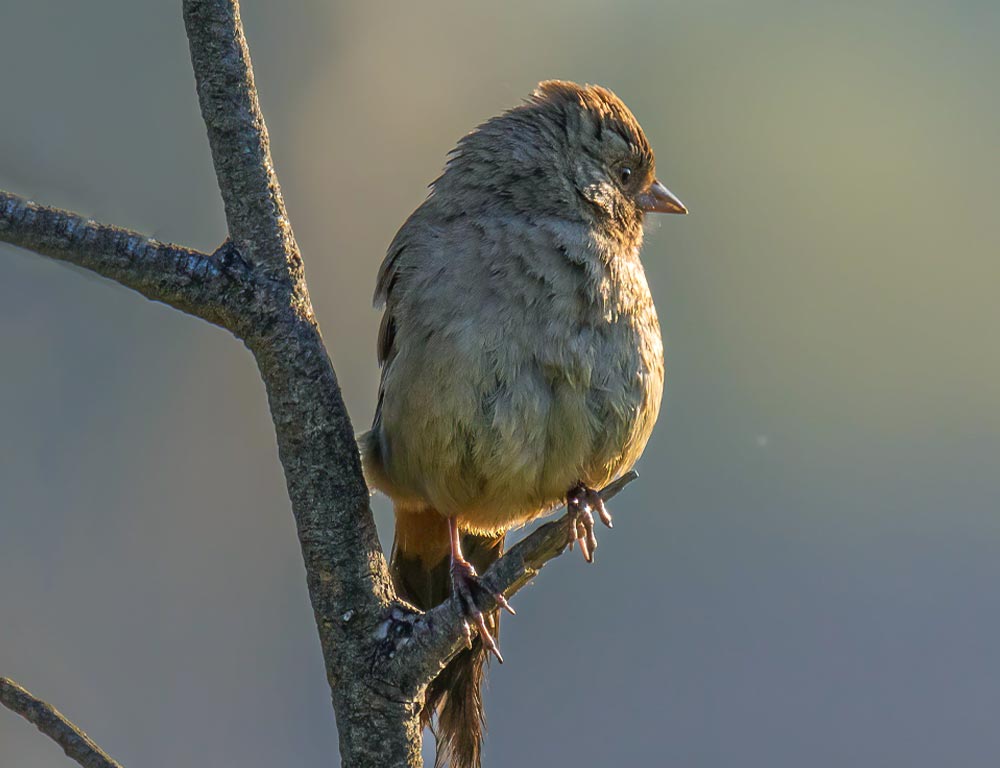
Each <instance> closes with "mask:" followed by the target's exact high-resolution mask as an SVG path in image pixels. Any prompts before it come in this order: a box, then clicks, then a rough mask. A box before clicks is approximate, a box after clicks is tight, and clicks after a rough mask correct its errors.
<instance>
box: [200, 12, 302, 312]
mask: <svg viewBox="0 0 1000 768" xmlns="http://www.w3.org/2000/svg"><path fill="white" fill-rule="evenodd" d="M184 25H185V28H186V29H187V36H188V43H189V45H190V48H191V64H192V66H193V68H194V77H195V83H196V85H197V88H198V101H199V103H200V105H201V116H202V118H203V119H204V121H205V127H206V128H207V129H208V143H209V146H210V147H211V150H212V161H213V162H214V164H215V174H216V176H217V178H218V181H219V191H220V192H221V193H222V202H223V204H224V205H225V209H226V222H227V223H228V225H229V236H230V238H231V239H232V240H233V242H234V243H236V246H237V247H238V248H239V250H240V253H242V254H243V256H244V257H245V258H246V259H247V260H248V261H249V262H250V263H251V264H253V265H255V266H258V267H261V268H263V270H264V272H265V274H266V276H267V277H268V278H270V279H271V280H275V281H279V282H285V283H287V284H289V285H292V286H293V288H298V287H299V286H301V287H302V288H304V287H305V282H304V277H303V273H302V259H301V257H300V255H299V249H298V245H296V243H295V236H294V235H293V234H292V227H291V225H290V224H289V221H288V214H287V213H286V212H285V202H284V200H283V199H282V196H281V187H280V186H279V185H278V177H277V174H276V173H275V170H274V164H273V163H272V161H271V149H270V140H269V139H268V135H267V126H266V125H265V124H264V116H263V115H262V114H261V111H260V103H259V101H258V99H257V88H256V86H255V85H254V79H253V65H252V64H251V62H250V49H249V48H248V47H247V41H246V37H245V36H244V34H243V22H242V21H241V19H240V7H239V2H238V1H237V0H184ZM301 298H304V302H302V303H301V304H300V306H299V307H298V308H299V310H300V311H302V313H303V316H309V317H311V315H312V307H311V306H310V305H309V300H308V296H304V297H301Z"/></svg>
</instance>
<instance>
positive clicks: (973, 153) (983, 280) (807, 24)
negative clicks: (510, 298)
mask: <svg viewBox="0 0 1000 768" xmlns="http://www.w3.org/2000/svg"><path fill="white" fill-rule="evenodd" d="M179 11H180V9H179V3H177V2H163V1H162V0H156V1H155V2H154V1H153V0H144V1H143V2H137V0H114V1H113V2H112V1H110V0H106V1H105V2H100V3H70V2H56V1H55V0H47V1H46V0H7V1H6V2H5V3H4V7H3V13H2V19H0V72H2V81H0V82H2V94H3V95H2V97H0V187H2V188H6V189H10V190H12V191H15V192H18V193H21V194H25V195H29V196H34V197H36V198H37V199H38V200H40V201H42V202H47V203H50V204H55V205H61V206H65V207H69V208H73V209H77V210H80V211H82V212H84V213H86V214H89V215H93V216H95V217H97V218H99V219H102V220H106V221H109V222H113V223H117V224H121V225H125V226H130V227H133V228H136V229H139V230H143V231H146V232H149V233H151V234H154V235H155V236H157V237H159V238H162V239H169V240H175V241H179V242H183V243H188V244H191V245H194V246H197V247H201V248H204V249H211V248H213V247H214V246H215V245H217V244H218V242H219V241H220V240H221V239H222V238H223V236H224V227H223V219H222V211H221V204H220V202H219V198H218V194H217V190H216V188H215V180H214V177H213V174H212V170H211V163H210V159H209V154H208V150H207V145H206V141H205V137H204V132H203V128H202V125H201V123H200V119H199V115H198V111H197V104H196V100H195V95H194V88H193V82H192V77H191V73H190V68H189V63H188V58H187V57H188V54H187V43H186V40H185V38H184V34H183V28H182V24H181V20H180V13H179ZM244 19H245V22H246V27H247V34H248V36H249V39H250V42H251V45H252V50H253V55H254V62H255V65H256V70H257V83H258V86H259V87H260V91H261V98H262V101H263V106H264V110H265V114H266V116H267V119H268V123H269V126H270V130H271V136H272V141H273V150H274V156H275V159H276V162H277V166H278V169H279V171H280V173H281V179H282V182H283V185H284V191H285V196H286V200H287V202H288V206H289V210H290V213H291V217H292V221H293V223H294V226H295V230H296V233H297V235H298V238H299V242H300V244H301V246H302V249H303V252H304V253H305V255H306V259H307V268H308V273H309V278H310V286H311V289H312V295H313V300H314V302H315V304H316V309H317V312H318V314H319V317H320V320H321V322H322V324H323V329H324V332H325V335H326V339H327V341H328V342H329V345H330V348H331V350H332V354H333V358H334V361H335V363H336V365H337V368H338V371H339V373H340V376H341V381H342V384H343V386H344V390H345V394H346V397H347V401H348V404H349V406H350V408H351V412H352V414H353V416H354V419H355V425H356V426H357V427H358V428H362V427H364V426H365V424H366V422H367V420H368V419H369V416H370V413H371V411H372V407H373V398H374V394H375V382H376V378H377V372H376V367H375V362H374V353H373V346H374V335H375V329H376V324H377V315H376V314H375V313H374V312H373V311H372V310H371V309H370V307H369V295H370V289H371V286H372V283H373V278H374V274H375V270H376V268H377V265H378V262H379V260H380V258H381V255H382V252H383V250H384V248H385V246H386V244H387V243H388V242H389V240H390V239H391V237H392V235H393V234H394V232H395V229H396V227H397V226H398V224H399V223H400V222H401V221H402V220H403V219H404V217H405V216H406V215H407V214H408V213H409V211H410V210H412V209H413V208H414V207H415V206H416V205H417V204H418V203H419V202H420V200H421V199H422V197H423V195H424V187H425V184H426V183H427V182H428V181H430V180H431V179H432V178H434V176H435V175H436V174H437V172H438V170H439V169H440V167H441V165H442V162H443V158H444V154H445V152H446V151H447V150H448V149H449V148H450V147H451V146H452V144H453V143H454V141H455V140H456V139H457V138H458V137H459V136H460V135H461V134H462V133H463V132H465V131H466V130H468V129H469V128H471V127H472V126H474V125H475V124H476V123H478V122H479V121H481V120H483V119H485V118H487V117H488V116H490V115H491V114H493V113H495V112H497V111H499V110H501V109H504V108H506V107H508V106H510V105H512V104H515V103H517V102H518V100H519V99H520V98H521V97H523V96H524V95H525V94H526V93H527V92H528V91H529V90H530V89H531V87H532V86H533V84H534V83H535V82H536V81H538V80H540V79H543V78H550V77H562V78H570V79H575V80H580V81H592V82H600V83H602V84H605V85H608V86H610V87H612V88H614V89H616V90H617V91H618V93H619V94H620V95H621V96H622V97H623V98H624V99H625V100H626V101H627V103H628V104H629V105H631V106H632V108H633V109H634V110H635V112H636V113H637V115H638V116H639V118H640V120H641V121H642V123H643V125H644V126H645V128H646V131H647V133H648V135H649V137H650V139H651V141H652V143H653V145H654V147H655V148H656V150H657V153H658V157H659V166H660V172H661V176H662V178H663V179H664V180H665V181H666V182H667V184H668V185H669V186H670V187H671V188H672V189H673V190H674V191H675V192H677V193H678V194H679V195H680V196H681V198H682V199H683V200H684V201H685V202H686V203H687V204H688V206H689V207H690V208H691V211H692V214H691V215H690V216H689V217H687V218H686V219H682V218H678V217H671V218H668V219H666V220H663V221H658V222H657V223H655V224H654V226H653V228H652V232H651V236H650V237H649V239H648V245H647V247H646V250H645V253H644V259H645V263H646V265H647V270H648V274H649V278H650V282H651V284H652V288H653V293H654V296H655V298H656V301H657V305H658V307H659V309H660V314H661V317H662V321H663V325H664V328H665V331H666V344H667V351H668V386H667V395H666V408H665V411H664V415H663V417H662V418H661V420H660V423H659V426H658V428H657V431H656V433H655V435H654V436H653V439H652V441H651V443H650V445H649V448H648V450H647V452H646V455H645V457H644V459H643V461H642V464H641V466H640V469H641V470H642V471H643V475H644V477H643V480H642V481H641V482H640V483H637V484H636V485H635V486H633V487H632V488H630V489H629V491H628V492H627V493H626V494H625V496H624V497H622V498H621V500H620V501H618V502H616V504H615V511H616V512H617V518H618V520H619V521H620V522H619V525H618V526H617V527H616V528H615V530H614V532H613V533H608V532H606V533H605V534H604V535H603V537H602V543H601V549H600V552H599V556H598V563H597V565H596V566H595V567H585V566H584V564H583V563H582V562H580V561H579V560H578V558H576V557H573V558H564V559H562V560H559V561H557V562H556V563H554V564H553V565H552V566H551V567H550V568H549V569H548V570H547V571H546V573H545V574H544V576H543V577H542V578H541V579H540V581H539V583H538V584H536V585H535V586H534V587H532V588H530V589H528V590H525V591H524V592H523V593H521V594H520V595H519V596H518V597H517V599H516V601H515V604H516V607H517V609H518V616H517V618H516V619H513V620H509V621H507V622H506V623H505V629H504V632H503V647H504V654H505V656H506V657H507V659H508V662H509V663H508V664H506V665H505V666H504V667H503V668H502V669H496V668H495V669H494V670H493V674H492V678H491V685H490V689H489V692H488V697H487V706H488V709H489V713H490V726H491V730H490V737H489V739H488V741H487V747H486V764H487V766H493V767H496V766H501V765H524V766H542V765H556V766H621V765H626V766H627V765H636V766H639V765H642V766H646V765H665V766H685V767H686V768H689V767H699V768H700V767H702V766H704V767H705V768H717V767H719V766H761V767H762V768H764V767H766V768H771V767H774V766H781V767H787V768H800V767H801V766H810V767H811V768H817V767H823V766H830V767H831V768H834V767H836V768H842V767H843V766H908V767H911V766H927V767H928V768H939V767H940V766H958V765H961V766H994V765H997V763H998V761H1000V727H998V723H1000V599H998V592H1000V503H998V502H1000V344H998V335H1000V329H998V324H1000V322H998V321H1000V307H998V298H997V294H998V286H1000V259H998V256H1000V235H998V223H997V222H998V216H1000V213H998V210H997V206H998V194H997V184H998V178H1000V159H998V158H1000V148H998V144H1000V89H998V86H997V77H998V73H1000V53H998V50H1000V48H998V46H997V43H996V41H997V39H998V37H1000V5H998V4H997V3H996V2H992V0H990V1H987V0H981V1H979V2H976V1H975V0H969V1H967V2H951V3H940V2H933V3H932V2H913V1H907V2H904V1H902V0H900V1H899V2H874V3H870V2H864V3H862V2H845V3H828V2H808V3H796V2H778V1H776V0H769V1H767V2H756V3H745V2H737V1H735V0H732V1H724V0H708V1H706V2H700V3H690V2H673V1H671V2H651V1H650V0H632V1H631V2H614V3H611V2H607V3H597V2H570V0H563V1H562V2H555V3H539V2H512V3H490V4H475V3H467V2H459V1H458V0H456V1H455V2H442V1H440V0H438V1H435V2H426V3H407V4H403V3H399V4H397V3H383V2H368V3H361V2H356V3H352V4H344V3H331V2H317V1H314V2H308V3H289V4H282V3H268V2H264V0H247V1H246V3H245V6H244ZM275 454H276V452H275V446H274V438H273V435H272V431H271V426H270V423H269V419H268V415H267V412H266V407H265V402H264V396H263V391H262V387H261V385H260V382H259V380H258V377H257V373H256V370H255V368H254V366H253V363H252V361H251V359H250V356H249V355H248V354H247V353H246V352H245V350H244V349H243V348H242V347H241V346H240V344H239V343H237V342H236V341H235V340H234V339H232V338H231V337H229V336H228V335H227V334H226V333H224V332H222V331H219V330H217V329H215V328H212V327H210V326H208V325H206V324H205V323H202V322H199V321H196V320H193V319H190V318H187V317H184V316H182V315H180V314H178V313H176V312H173V311H171V310H168V309H165V308H164V307H162V306H158V305H154V304H150V303H149V302H146V301H145V300H143V299H141V298H140V297H138V296H136V295H134V294H131V293H129V292H127V291H125V290H123V289H121V288H119V287H117V286H114V285H111V284H109V283H106V282H103V281H101V280H99V279H97V278H93V277H90V276H87V275H84V274H82V273H80V272H79V271H78V270H75V269H72V268H68V267H65V266H62V265H58V264H54V263H51V262H47V261H44V260H43V259H40V258H38V257H36V256H32V255H28V254H25V253H21V252H17V251H15V250H13V249H10V248H7V247H2V248H0V674H5V675H10V676H12V677H14V678H16V679H18V680H20V681H21V682H22V683H24V684H25V685H27V686H28V687H30V688H31V689H33V690H34V691H36V692H37V693H38V694H39V695H41V696H43V697H46V698H48V699H50V700H51V701H53V702H55V703H56V704H57V705H58V706H59V707H60V708H61V709H63V710H64V711H65V712H66V713H68V714H69V715H70V716H71V717H73V718H74V719H76V720H77V721H78V722H79V723H81V724H82V725H83V726H84V727H85V728H86V729H87V730H88V731H89V732H90V733H91V734H92V735H93V736H94V737H95V738H96V739H97V740H98V741H99V742H100V743H102V744H103V745H105V746H106V747H107V748H108V749H109V750H111V751H112V753H113V754H114V755H116V756H117V757H118V758H120V759H121V760H122V761H123V762H124V764H125V765H127V766H140V765H142V766H147V767H150V768H160V767H163V768H166V767H167V766H194V765H207V766H246V767H248V768H249V767H252V766H273V765H330V764H335V763H336V757H335V753H336V737H335V732H334V729H333V727H332V712H331V709H330V707H329V705H328V699H329V696H328V691H327V687H326V681H325V679H324V676H323V671H322V665H321V660H320V654H319V647H318V642H317V639H316V634H315V630H314V628H313V625H312V617H311V614H310V610H309V607H308V603H307V598H306V590H305V585H304V580H303V573H302V566H301V561H300V555H299V551H298V547H297V542H296V540H295V536H294V532H293V526H292V519H291V515H290V513H289V511H288V502H287V499H286V497H285V491H284V484H283V479H282V476H281V472H280V468H279V465H278V462H277V458H276V455H275ZM378 509H379V515H380V518H379V519H380V523H382V524H383V529H384V528H385V523H386V522H387V520H388V518H387V516H386V508H385V505H384V503H383V502H381V501H380V502H379V504H378ZM65 764H67V763H66V760H65V758H64V757H63V756H62V755H61V754H60V753H59V750H58V749H57V748H56V747H55V746H54V745H53V744H51V743H50V742H48V740H46V739H45V738H43V737H41V736H40V735H39V734H37V733H36V732H35V731H34V730H33V729H32V728H31V727H30V726H28V725H27V724H25V723H24V722H22V721H20V720H19V719H18V718H16V717H14V716H13V715H11V714H9V713H6V712H4V711H0V766H2V768H15V767H16V768H39V767H41V766H53V765H65Z"/></svg>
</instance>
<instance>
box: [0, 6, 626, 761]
mask: <svg viewBox="0 0 1000 768" xmlns="http://www.w3.org/2000/svg"><path fill="white" fill-rule="evenodd" d="M183 12H184V21H185V25H186V29H187V34H188V40H189V43H190V48H191V61H192V65H193V68H194V75H195V81H196V84H197V91H198V98H199V102H200V105H201V113H202V116H203V118H204V121H205V125H206V128H207V133H208V140H209V144H210V146H211V151H212V158H213V162H214V165H215V171H216V176H217V178H218V182H219V189H220V191H221V194H222V198H223V201H224V204H225V211H226V223H227V227H228V239H227V240H226V241H225V242H224V243H223V245H222V246H220V248H219V249H218V250H217V251H216V252H215V253H213V254H204V253H199V252H197V251H193V250H190V249H187V248H183V247H180V246H175V245H166V244H163V243H159V242H157V241H155V240H152V239H150V238H147V237H145V236H143V235H139V234H137V233H134V232H129V231H127V230H123V229H119V228H117V227H112V226H108V225H104V224H99V223H97V222H94V221H90V220H86V219H84V218H82V217H80V216H78V215H76V214H73V213H69V212H67V211H60V210H57V209H53V208H46V207H43V206H40V205H37V204H35V203H32V202H29V201H27V200H24V199H22V198H20V197H17V196H16V195H13V194H9V193H5V192H0V242H7V243H11V244H13V245H17V246H19V247H21V248H25V249H27V250H30V251H34V252H35V253H39V254H42V255H45V256H50V257H52V258H57V259H61V260H64V261H68V262H72V263H74V264H77V265H79V266H81V267H84V268H86V269H89V270H92V271H94V272H96V273H98V274H100V275H103V276H105V277H107V278H109V279H111V280H115V281H117V282H118V283H120V284H122V285H124V286H127V287H129V288H132V289H134V290H136V291H138V292H139V293H141V294H143V295H144V296H147V297H148V298H150V299H153V300H156V301H162V302H164V303H166V304H169V305H170V306H172V307H175V308H177V309H179V310H181V311H183V312H187V313H189V314H192V315H195V316H198V317H201V318H204V319H205V320H208V321H209V322H212V323H214V324H216V325H219V326H221V327H223V328H226V329H228V330H229V331H231V332H232V333H233V334H234V335H236V336H237V337H238V338H240V339H242V340H243V341H244V343H245V344H246V346H247V347H248V348H249V350H250V351H251V352H252V353H253V355H254V357H255V359H256V361H257V365H258V368H259V370H260V374H261V376H262V378H263V380H264V383H265V385H266V389H267V396H268V403H269V406H270V409H271V416H272V419H273V421H274V427H275V433H276V436H277V443H278V455H279V458H280V460H281V464H282V466H283V468H284V472H285V479H286V482H287V486H288V495H289V498H290V499H291V504H292V512H293V514H294V518H295V524H296V526H297V530H298V537H299V542H300V544H301V548H302V556H303V560H304V563H305V569H306V581H307V585H308V589H309V595H310V599H311V602H312V606H313V611H314V614H315V619H316V625H317V628H318V630H319V638H320V644H321V647H322V651H323V658H324V661H325V666H326V674H327V679H328V681H329V684H330V688H331V691H332V699H333V707H334V711H335V713H336V717H337V725H338V732H339V736H340V751H341V762H342V765H343V766H345V768H390V767H395V766H398V767H400V768H404V767H405V768H417V767H418V766H420V765H422V761H421V756H420V746H421V730H420V725H419V711H420V704H421V700H422V698H423V691H424V689H425V688H426V686H427V684H428V683H429V682H430V681H431V680H432V679H433V678H434V676H435V675H437V673H438V672H439V671H440V670H441V669H442V668H443V667H444V665H445V663H446V662H447V661H448V659H449V658H451V656H453V655H454V654H455V653H456V652H457V651H458V650H459V649H460V648H461V646H462V644H463V643H464V642H466V639H467V631H468V630H467V629H466V627H465V625H464V622H463V621H462V620H461V619H460V617H459V616H458V613H457V612H456V610H455V608H454V607H453V605H452V604H451V603H450V602H449V603H446V604H444V605H441V606H439V607H437V608H435V609H434V610H432V611H429V612H427V613H426V614H424V613H420V612H419V611H416V610H415V609H413V608H412V607H410V606H408V605H407V604H405V603H403V602H402V601H400V600H399V598H398V597H397V596H396V593H395V590H394V589H393V586H392V580H391V578H390V576H389V572H388V568H387V566H386V561H385V556H384V554H383V552H382V549H381V547H380V546H379V542H378V536H377V532H376V529H375V522H374V519H373V517H372V514H371V510H370V506H369V493H368V489H367V486H366V485H365V481H364V477H363V475H362V472H361V462H360V458H359V455H358V450H357V445H356V443H355V439H354V430H353V427H352V425H351V421H350V417H349V416H348V413H347V409H346V407H345V405H344V401H343V398H342V396H341V392H340V387H339V386H338V384H337V377H336V373H335V372H334V369H333V366H332V365H331V363H330V358H329V356H328V354H327V350H326V347H325V346H324V344H323V339H322V337H321V335H320V330H319V326H318V324H317V322H316V318H315V316H314V313H313V309H312V304H311V302H310V300H309V291H308V288H307V285H306V281H305V273H304V269H303V264H302V258H301V256H300V254H299V250H298V246H297V244H296V242H295V237H294V234H293V233H292V228H291V224H290V223H289V219H288V215H287V213H286V211H285V206H284V202H283V200H282V196H281V189H280V187H279V185H278V179H277V175H276V174H275V171H274V166H273V164H272V162H271V156H270V150H269V144H268V136H267V129H266V127H265V125H264V118H263V116H262V115H261V112H260V106H259V103H258V99H257V92H256V89H255V87H254V81H253V70H252V67H251V63H250V54H249V50H248V48H247V43H246V39H245V37H244V34H243V28H242V24H241V22H240V15H239V4H238V2H237V0H184V3H183ZM632 479H634V474H630V475H627V476H626V477H623V478H622V479H621V480H619V481H616V482H615V483H613V484H612V485H610V486H609V487H608V488H607V489H605V492H604V495H605V497H606V498H610V497H611V496H612V495H614V494H615V493H617V492H618V491H619V490H620V489H621V488H622V487H624V485H625V484H626V483H627V482H629V481H631V480H632ZM567 530H568V529H567V522H566V520H565V519H561V520H558V521H556V522H553V523H549V524H547V525H545V526H542V527H541V528H539V529H538V530H536V531H535V532H534V533H532V534H531V535H530V536H528V537H526V538H525V540H524V541H522V542H521V543H520V544H518V545H517V546H515V547H513V548H512V549H511V551H510V552H509V553H507V554H506V555H505V556H504V557H502V558H501V559H500V560H499V561H497V562H496V563H495V564H494V565H493V566H492V567H491V568H490V569H489V570H488V571H487V573H486V574H484V578H485V579H486V580H487V582H489V583H491V584H492V585H493V586H495V587H496V588H497V589H499V590H501V591H503V592H504V593H506V594H507V595H511V594H513V593H514V592H516V591H517V590H518V589H520V587H521V586H523V585H524V584H525V583H527V582H528V581H529V580H530V579H531V578H532V577H533V576H534V575H535V574H536V573H537V572H538V571H539V570H540V569H541V567H542V566H543V565H544V564H545V563H546V562H547V561H549V560H551V559H552V558H554V557H556V556H558V555H559V554H560V553H561V552H562V551H563V550H564V549H565V546H566V541H567ZM0 682H3V685H5V686H6V688H0V690H3V691H8V693H4V697H5V698H4V700H3V703H4V704H7V705H8V706H9V707H10V708H11V709H13V710H14V711H15V712H18V713H19V714H21V715H23V716H25V717H27V718H28V719H29V720H31V721H32V722H35V723H36V724H37V723H39V722H42V721H43V720H44V721H45V722H50V721H51V722H53V723H55V725H53V726H52V727H51V728H49V727H46V728H43V727H42V726H39V727H40V729H41V730H42V731H43V732H44V733H46V734H47V735H49V736H50V737H52V738H54V739H55V740H56V741H58V742H59V743H60V744H64V741H65V740H66V739H70V740H72V738H77V739H84V740H86V737H85V736H84V735H83V734H82V733H81V732H79V731H78V730H77V729H75V727H74V726H72V725H71V724H69V723H68V721H65V718H62V717H61V716H60V715H58V713H56V712H55V710H53V709H52V708H51V707H48V705H45V704H44V703H42V702H37V700H34V699H33V697H30V695H29V694H27V692H25V691H23V689H20V688H19V687H17V686H15V685H14V684H12V683H9V682H7V681H0ZM18 691H20V693H17V692H18ZM11 692H12V693H11ZM18 696H21V697H22V698H21V699H18V698H17V697H18ZM8 697H14V698H12V699H11V701H15V704H16V706H11V705H10V704H9V703H8ZM23 697H29V698H30V699H31V701H33V702H36V703H37V704H31V706H28V705H27V704H24V703H23V702H25V701H27V699H24V698H23ZM17 702H22V703H21V704H17ZM39 713H41V714H39ZM43 715H44V717H43ZM45 718H49V719H45ZM52 718H55V719H54V720H53V719H52ZM59 723H62V725H59ZM66 734H75V737H74V736H68V735H66ZM65 743H69V741H65ZM74 743H75V742H74ZM81 743H83V742H81ZM86 744H87V745H88V746H87V749H86V750H83V751H82V752H80V751H77V752H74V753H71V752H70V750H69V749H67V754H69V755H70V757H73V758H74V759H75V760H77V762H78V763H80V764H81V765H86V766H111V765H117V764H116V763H114V762H113V761H111V759H110V758H108V757H107V756H106V755H104V753H103V752H101V751H100V750H99V749H98V748H97V746H96V745H95V744H93V742H90V741H89V740H86ZM64 748H65V746H64ZM87 750H89V752H87ZM85 753H86V754H85ZM95 756H102V757H101V758H100V759H104V760H105V761H106V762H103V763H102V762H94V760H98V757H95ZM87 760H89V761H91V762H86V761H87Z"/></svg>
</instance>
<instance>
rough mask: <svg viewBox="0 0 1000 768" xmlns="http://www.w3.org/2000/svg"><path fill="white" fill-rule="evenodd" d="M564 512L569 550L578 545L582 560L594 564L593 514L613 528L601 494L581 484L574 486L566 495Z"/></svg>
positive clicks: (595, 542) (595, 539)
mask: <svg viewBox="0 0 1000 768" xmlns="http://www.w3.org/2000/svg"><path fill="white" fill-rule="evenodd" d="M566 512H567V513H568V521H569V548H570V549H572V548H573V544H574V543H579V545H580V552H582V553H583V559H584V560H586V561H587V562H588V563H592V562H594V550H595V549H597V536H596V535H595V534H594V512H596V513H597V516H598V517H599V518H601V522H602V523H604V524H605V525H606V526H607V527H608V528H613V527H614V524H613V523H612V521H611V514H610V513H609V512H608V510H607V508H606V507H605V506H604V499H603V498H601V494H600V493H598V492H597V491H595V490H594V489H593V488H588V487H587V486H585V485H584V484H583V483H580V484H579V485H577V486H574V487H573V488H571V489H570V491H569V493H567V494H566Z"/></svg>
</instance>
